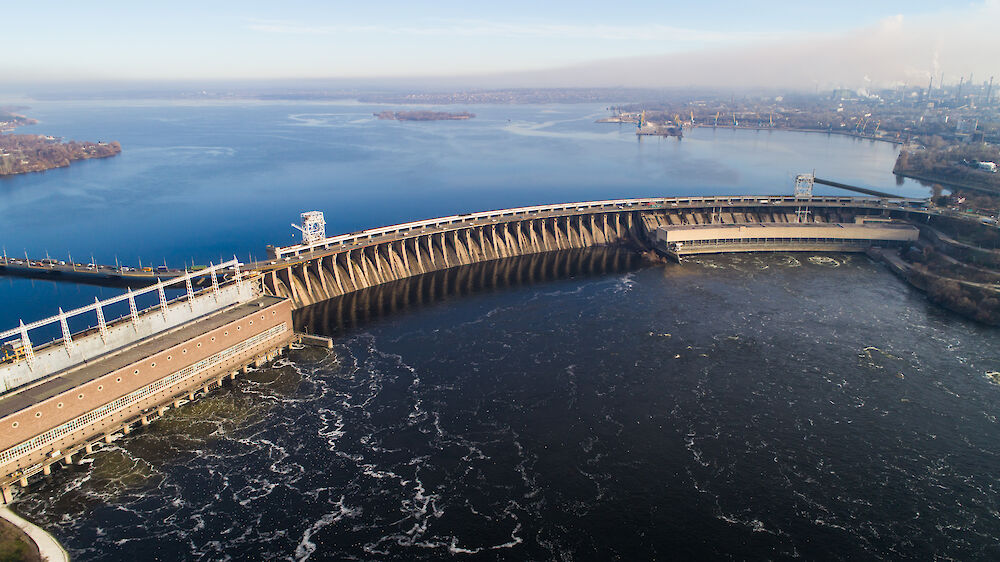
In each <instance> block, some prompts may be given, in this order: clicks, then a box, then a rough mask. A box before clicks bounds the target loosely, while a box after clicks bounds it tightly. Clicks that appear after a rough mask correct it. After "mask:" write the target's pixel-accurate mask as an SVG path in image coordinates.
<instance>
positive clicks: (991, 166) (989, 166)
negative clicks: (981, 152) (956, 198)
mask: <svg viewBox="0 0 1000 562" xmlns="http://www.w3.org/2000/svg"><path fill="white" fill-rule="evenodd" d="M976 167H977V168H979V169H980V170H986V171H987V172H993V173H996V171H997V163H996V162H976Z"/></svg>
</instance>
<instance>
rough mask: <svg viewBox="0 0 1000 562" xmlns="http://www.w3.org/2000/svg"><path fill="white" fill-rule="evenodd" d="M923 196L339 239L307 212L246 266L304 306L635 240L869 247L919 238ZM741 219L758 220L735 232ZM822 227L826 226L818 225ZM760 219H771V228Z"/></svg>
mask: <svg viewBox="0 0 1000 562" xmlns="http://www.w3.org/2000/svg"><path fill="white" fill-rule="evenodd" d="M925 203H926V202H925V201H924V200H922V199H903V198H893V199H890V198H877V197H812V196H810V197H793V196H721V197H677V198H649V199H616V200H608V201H587V202H581V203H568V204H560V205H539V206H533V207H520V208H515V209H503V210H498V211H488V212H481V213H470V214H464V215H453V216H447V217H441V218H437V219H430V220H423V221H416V222H410V223H405V224H398V225H394V226H387V227H382V228H375V229H370V230H363V231H360V232H354V233H351V234H344V235H339V236H332V237H326V236H325V234H323V233H322V225H321V224H320V223H319V222H310V221H311V220H314V219H315V220H318V221H322V217H321V214H320V215H310V214H309V213H304V214H303V223H302V226H301V227H298V228H300V230H302V231H303V242H302V243H301V244H296V245H292V246H285V247H277V248H276V247H268V249H267V250H268V256H269V259H268V260H266V261H261V262H257V263H254V264H249V267H250V269H252V270H253V271H256V272H259V273H260V274H261V275H263V284H264V290H265V291H266V292H267V293H268V294H271V295H274V296H280V297H285V298H288V299H290V300H291V301H292V302H293V303H294V306H295V307H296V308H300V307H303V306H308V305H311V304H315V303H318V302H322V301H325V300H328V299H331V298H334V297H338V296H341V295H346V294H348V293H352V292H354V291H358V290H361V289H365V288H368V287H373V286H376V285H380V284H383V283H388V282H391V281H396V280H399V279H403V278H406V277H411V276H414V275H420V274H423V273H430V272H432V271H438V270H442V269H448V268H452V267H456V266H460V265H468V264H473V263H479V262H484V261H490V260H499V259H504V258H510V257H515V256H524V255H529V254H536V253H542V252H549V251H555V250H565V249H571V248H587V247H593V246H614V245H629V246H632V247H634V248H636V249H654V250H656V251H657V252H659V253H661V254H663V255H668V256H671V257H673V258H675V259H676V258H678V257H680V256H681V255H685V254H687V253H708V252H728V251H796V250H803V251H837V252H841V251H865V250H866V249H867V248H868V247H871V246H873V245H892V244H896V243H902V242H905V241H909V240H914V239H916V229H915V228H914V227H912V226H903V225H901V224H899V222H898V221H917V222H922V221H926V220H928V214H929V213H928V211H927V210H926V208H925ZM310 216H311V217H312V219H311V218H310ZM893 221H896V224H892V223H893ZM740 225H742V226H744V227H751V228H752V230H751V231H747V230H745V229H744V232H743V233H742V234H741V233H740V232H739V229H738V228H737V229H736V230H733V228H732V227H738V226H740ZM837 225H841V226H837ZM822 226H826V227H827V228H819V229H817V227H822ZM712 227H726V230H723V231H720V230H719V229H718V228H714V229H713V228H712ZM764 227H770V231H769V232H768V233H767V234H762V232H761V229H762V228H764ZM777 227H781V228H782V229H781V230H778V229H777ZM678 230H685V231H687V232H689V233H694V232H698V233H699V234H704V235H705V236H700V235H699V236H696V237H693V238H691V237H688V238H686V239H685V240H684V242H686V243H682V245H681V246H676V244H675V245H674V246H672V247H671V246H668V245H667V244H669V243H670V242H669V241H668V240H667V238H669V236H667V237H664V236H663V235H662V233H671V232H673V233H674V234H673V236H674V237H675V238H676V237H677V236H678V234H677V231H678ZM658 232H659V233H661V234H658Z"/></svg>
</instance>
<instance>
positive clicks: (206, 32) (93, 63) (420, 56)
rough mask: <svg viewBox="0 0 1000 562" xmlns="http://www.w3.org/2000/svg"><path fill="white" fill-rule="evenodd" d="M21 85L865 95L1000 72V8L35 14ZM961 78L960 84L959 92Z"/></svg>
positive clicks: (24, 29) (25, 38) (14, 22)
mask: <svg viewBox="0 0 1000 562" xmlns="http://www.w3.org/2000/svg"><path fill="white" fill-rule="evenodd" d="M4 11H5V16H6V17H5V20H6V21H7V22H8V25H7V26H6V29H5V36H6V38H7V40H8V44H9V45H19V46H23V48H18V49H16V50H15V51H14V52H16V53H17V56H15V57H6V58H5V59H4V60H3V61H0V75H2V76H4V78H5V80H4V81H5V82H6V83H7V85H8V86H10V85H18V86H25V87H38V86H45V85H53V84H59V83H83V82H90V83H93V82H122V81H132V82H135V81H140V82H141V81H225V80H310V79H359V80H368V79H408V80H414V79H419V80H427V81H430V82H431V83H433V82H434V81H435V80H440V81H441V82H442V83H450V84H458V83H461V84H466V85H468V86H475V85H482V86H483V87H512V86H523V87H530V86H538V87H559V86H626V87H628V86H633V87H664V86H703V87H718V86H733V87H739V86H748V87H760V86H769V85H770V86H778V87H797V88H800V89H811V88H812V87H824V88H826V87H836V86H847V87H863V86H866V85H893V84H899V83H904V82H908V83H917V82H922V81H924V80H926V79H927V78H928V77H929V76H930V75H931V73H934V74H935V75H939V74H940V73H941V72H944V73H945V81H946V82H949V81H952V82H954V81H957V80H958V76H959V75H964V76H967V75H968V74H969V73H976V74H977V75H978V78H980V79H987V78H988V76H989V75H991V74H993V72H994V70H996V71H997V72H998V74H1000V62H997V61H996V56H995V55H996V53H997V52H1000V40H998V39H997V37H996V35H997V34H996V33H995V30H993V29H991V27H990V26H991V25H993V24H992V23H990V22H996V21H997V20H998V19H1000V1H998V0H987V1H985V2H972V3H969V2H957V3H952V4H948V3H942V2H931V1H924V0H919V1H910V2H902V1H891V2H861V1H859V0H848V1H844V2H838V3H824V4H822V5H813V4H812V3H801V2H778V1H765V2H757V3H753V4H752V5H750V6H748V5H744V4H742V3H735V2H721V1H710V2H701V3H685V4H684V5H676V4H675V3H663V2H652V1H650V2H642V1H626V2H618V3H596V2H565V1H557V2H544V3H543V2H530V3H529V2H525V1H523V0H516V1H512V2H505V3H497V4H491V5H479V4H478V3H467V2H455V1H443V2H434V3H432V4H431V3H429V4H427V5H426V6H421V5H417V4H415V3H404V2H381V3H372V4H366V5H361V4H359V3H346V2H332V3H319V2H296V1H291V2H282V3H273V2H255V1H251V2H239V3H235V2H232V3H229V2H227V3H222V4H217V3H205V2H201V3H194V2H190V1H178V2H172V3H169V4H161V3H149V4H147V3H126V2H112V3H108V4H102V5H101V6H99V7H98V6H94V5H87V4H85V3H71V2H64V3H57V5H56V6H55V7H53V5H51V4H39V3H34V4H30V3H21V4H16V5H12V6H6V7H5V10H4ZM949 79H950V80H949Z"/></svg>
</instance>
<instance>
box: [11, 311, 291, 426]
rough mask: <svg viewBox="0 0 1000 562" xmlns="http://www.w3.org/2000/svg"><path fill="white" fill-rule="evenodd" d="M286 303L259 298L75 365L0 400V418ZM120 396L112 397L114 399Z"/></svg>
mask: <svg viewBox="0 0 1000 562" xmlns="http://www.w3.org/2000/svg"><path fill="white" fill-rule="evenodd" d="M283 300H285V299H283V298H280V297H271V296H262V297H258V298H256V299H253V300H251V301H247V302H245V303H242V304H238V305H236V306H233V307H231V308H227V309H224V310H221V311H219V312H215V313H212V314H208V315H206V316H202V317H200V318H196V319H194V320H192V321H190V322H187V323H186V324H182V325H181V326H179V327H176V328H173V329H172V330H169V331H166V332H161V333H159V334H156V335H153V336H149V337H147V338H145V339H142V340H139V341H138V342H136V343H135V344H133V345H132V346H131V347H127V348H125V349H124V350H121V351H117V352H111V353H109V354H108V355H107V356H105V357H102V358H100V359H97V360H96V361H91V362H89V363H85V364H83V365H76V366H73V367H71V368H69V369H66V370H64V371H62V372H60V373H56V374H54V375H51V376H49V377H48V378H46V379H44V380H42V381H41V382H37V383H36V384H33V385H30V386H26V387H23V388H22V389H20V390H17V389H15V390H14V391H12V392H10V393H8V394H7V395H5V396H3V397H2V398H0V418H3V417H6V416H9V415H11V414H13V413H16V412H19V411H21V410H23V409H25V408H30V407H31V406H32V405H34V404H37V403H39V402H41V401H43V400H48V399H49V398H52V397H53V396H56V395H58V394H61V393H63V392H66V391H67V390H70V389H73V388H76V387H78V386H80V385H82V384H85V383H87V382H89V381H92V380H94V379H96V378H98V377H101V376H103V375H106V374H108V373H112V372H114V371H117V370H118V369H122V368H124V367H127V366H128V365H131V364H133V363H136V362H138V361H142V360H143V359H145V358H146V357H149V356H151V355H155V354H157V353H159V352H161V351H165V350H167V349H169V348H171V347H174V346H176V345H179V344H181V343H183V342H186V341H189V340H191V339H194V338H196V337H198V336H199V335H201V334H204V333H206V332H209V331H212V330H214V329H216V328H220V327H222V326H225V325H226V324H229V323H230V322H233V321H235V320H239V319H240V318H243V317H245V316H248V315H250V314H253V313H254V312H255V311H259V310H260V309H261V308H267V307H269V306H273V305H275V304H278V303H279V302H281V301H283ZM118 397H119V396H112V397H111V399H115V398H118Z"/></svg>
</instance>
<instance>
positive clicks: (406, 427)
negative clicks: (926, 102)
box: [0, 101, 1000, 560]
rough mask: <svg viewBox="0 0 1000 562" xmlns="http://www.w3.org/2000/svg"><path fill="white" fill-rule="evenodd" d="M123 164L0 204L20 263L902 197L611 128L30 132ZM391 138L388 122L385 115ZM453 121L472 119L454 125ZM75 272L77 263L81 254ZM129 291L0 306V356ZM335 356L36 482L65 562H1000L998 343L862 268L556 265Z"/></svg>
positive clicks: (36, 295) (91, 291)
mask: <svg viewBox="0 0 1000 562" xmlns="http://www.w3.org/2000/svg"><path fill="white" fill-rule="evenodd" d="M31 105H32V108H31V109H30V110H28V111H27V113H29V114H30V115H31V116H33V117H37V118H39V119H40V120H41V121H42V123H41V124H39V125H38V126H36V127H35V130H25V131H23V132H39V133H45V134H53V135H60V136H65V137H67V138H77V139H81V140H106V139H115V140H119V141H121V142H122V145H123V146H124V150H125V151H124V153H123V154H122V155H121V156H119V157H116V158H112V159H108V160H102V161H91V162H83V163H78V164H74V165H73V166H71V167H69V168H66V169H60V170H52V171H49V172H46V173H45V174H35V175H30V176H22V177H17V178H11V179H7V180H3V181H0V214H2V216H3V217H4V218H3V220H0V241H2V242H3V244H4V248H5V250H6V251H8V252H10V253H11V254H20V253H23V251H27V252H29V253H30V254H32V255H35V256H40V255H43V254H44V253H45V252H46V251H48V252H50V253H51V254H52V255H54V256H59V257H62V256H63V255H66V254H69V253H72V254H73V256H74V258H76V259H77V261H81V260H88V259H89V257H90V254H91V253H93V254H94V256H95V259H96V260H97V261H100V262H105V263H109V262H110V263H113V261H114V259H115V258H116V256H117V257H119V258H121V259H122V260H123V261H126V262H127V263H130V264H132V265H136V262H137V260H138V259H139V258H142V259H143V263H147V264H148V263H150V262H156V263H160V262H162V261H163V260H164V259H165V260H167V261H168V263H170V264H172V265H173V264H180V263H192V262H195V263H206V262H208V261H209V260H218V259H219V258H220V257H228V256H231V255H232V254H234V253H236V254H238V255H239V256H240V257H242V256H244V255H247V256H248V257H249V255H251V254H256V256H260V255H261V253H262V249H263V246H264V244H267V243H278V244H281V243H284V242H283V241H289V238H288V234H289V233H290V232H291V229H290V228H289V227H288V226H287V225H288V222H291V221H293V220H295V218H296V216H297V213H298V212H300V211H304V210H310V209H319V210H323V211H325V212H326V218H327V222H328V232H331V233H339V232H347V231H351V230H356V229H359V228H365V227H374V226H381V225H384V224H391V223H394V222H401V221H405V220H413V219H420V218H429V217H434V216H440V215H446V214H450V213H456V212H470V211H479V210H484V209H490V208H503V207H511V206H516V205H524V204H536V203H555V202H564V201H575V200H588V199H601V198H614V197H635V196H651V195H708V194H715V193H788V192H790V190H791V178H792V176H793V175H794V174H795V173H798V172H802V171H807V170H811V169H813V168H815V169H816V170H817V173H818V174H819V175H820V176H823V177H828V178H829V179H834V180H838V181H843V182H846V183H856V184H861V185H866V186H869V187H873V188H875V189H879V190H883V191H896V192H899V193H901V194H903V195H908V196H922V195H926V191H927V190H926V189H924V188H921V187H920V186H919V185H916V184H914V183H913V182H904V183H903V184H902V185H897V184H896V183H895V181H894V179H893V177H892V175H891V173H889V170H891V168H892V163H893V160H894V158H895V154H896V148H895V147H893V146H891V145H888V144H884V143H871V142H868V141H863V142H862V141H855V140H852V139H849V138H846V137H836V136H834V137H828V136H826V135H809V134H800V133H766V132H760V133H758V132H749V131H726V130H718V131H712V130H705V129H698V130H695V131H691V132H690V133H689V134H687V135H686V137H685V138H684V140H683V141H676V140H675V139H643V140H642V141H639V140H637V139H636V138H635V136H634V135H633V134H632V132H631V130H630V129H628V128H619V127H617V126H608V125H596V124H594V123H593V121H594V119H595V118H597V117H600V116H602V115H603V114H604V108H603V107H597V106H479V107H477V108H474V111H475V112H476V113H477V114H478V115H477V117H476V118H475V119H473V120H470V121H467V122H437V123H400V122H386V121H375V120H373V119H372V117H371V114H372V113H373V112H375V111H382V110H385V109H386V107H384V106H363V105H358V104H352V103H342V104H302V103H285V104H282V103H275V104H254V103H245V104H242V103H204V104H202V103H188V102H185V103H176V102H150V101H143V102H134V103H124V102H123V103H118V102H116V103H105V102H82V103H75V102H74V103H69V102H66V103H55V102H52V103H32V104H31ZM389 109H392V108H389ZM448 109H449V110H452V109H453V110H465V109H469V108H466V107H462V108H457V107H456V108H448ZM67 257H68V256H67ZM117 292H118V291H117V290H110V289H99V288H95V287H85V286H79V285H65V284H62V285H56V284H52V283H47V282H41V281H30V280H23V279H7V278H5V279H0V302H2V304H3V306H2V307H0V321H2V325H3V327H4V328H6V327H11V326H14V325H16V324H17V320H18V319H19V318H24V319H25V321H30V320H33V319H38V318H41V317H44V316H46V315H49V314H53V313H55V311H56V307H57V306H62V307H63V308H71V307H73V306H79V305H82V304H86V303H88V302H92V301H93V298H94V296H95V295H103V296H110V295H111V294H117ZM296 322H297V324H298V325H299V327H300V328H304V329H308V330H309V331H312V332H318V333H326V334H330V335H333V336H334V337H335V342H336V345H335V347H334V349H333V350H332V351H325V350H324V351H319V350H316V349H309V348H307V349H299V350H295V351H293V352H292V353H291V354H290V355H288V356H287V357H285V358H282V359H280V360H278V361H277V362H276V363H274V364H273V365H271V366H268V367H266V368H262V369H258V370H256V371H254V372H252V373H251V374H249V375H248V376H245V377H241V378H238V379H237V380H236V382H235V384H234V385H233V386H228V387H226V388H225V389H223V390H221V391H218V392H216V393H214V394H212V395H210V396H209V397H206V398H203V399H199V400H198V401H196V402H194V403H192V404H188V405H186V406H185V407H183V408H180V409H177V410H172V411H170V412H168V413H167V415H166V417H165V418H164V419H162V420H160V421H157V422H156V423H154V424H153V425H151V426H149V427H147V428H144V429H141V430H138V431H136V432H134V433H133V434H132V435H130V436H129V437H128V438H126V439H121V440H118V441H115V442H114V443H113V444H112V445H110V446H108V447H106V448H104V449H102V450H100V451H99V452H97V453H96V454H94V455H93V456H92V457H91V458H92V459H93V462H92V463H91V464H85V465H79V466H73V467H69V468H62V469H60V470H56V471H54V472H53V475H52V476H51V477H48V478H45V479H41V480H39V481H38V482H37V483H33V484H32V486H31V488H30V489H29V490H28V493H25V494H22V495H21V496H20V498H19V500H18V503H17V509H18V510H20V511H22V512H23V513H24V514H26V515H27V516H28V517H30V518H32V519H33V520H35V521H37V522H38V523H39V524H41V525H43V526H45V527H46V528H48V529H50V530H51V531H52V532H53V534H55V535H56V536H57V537H58V538H59V539H60V540H61V541H63V542H64V544H65V545H66V547H67V548H68V549H69V550H70V552H71V554H72V555H73V556H74V558H75V559H76V560H153V559H156V560H179V559H191V560H221V559H232V560H244V559H251V560H253V559H260V560H281V559H293V560H305V559H311V560H340V559H364V560H413V559H429V558H441V557H445V558H454V559H487V560H489V559H524V560H544V559H561V560H612V559H622V560H636V559H703V558H729V559H747V558H758V559H759V558H765V559H785V558H804V559H842V560H854V559H891V560H895V559H917V560H927V559H935V558H939V559H949V558H954V559H997V558H1000V540H998V539H997V537H1000V502H998V500H997V491H998V490H997V489H996V488H997V484H996V482H997V481H996V478H995V475H996V467H997V465H998V460H1000V458H998V456H1000V439H998V437H1000V426H998V422H997V418H996V416H997V411H998V408H997V406H998V404H1000V386H997V385H996V384H994V382H993V380H992V379H991V377H990V376H989V374H990V373H993V372H996V371H998V370H1000V352H998V351H997V341H998V338H997V336H998V335H1000V332H998V331H997V329H996V328H988V327H984V326H980V325H977V324H974V323H971V322H968V321H966V320H963V319H961V318H958V317H956V316H955V315H952V314H950V313H948V312H946V311H943V310H941V309H939V308H936V307H934V306H933V305H930V304H929V303H928V302H927V301H926V299H925V298H924V297H923V295H921V294H920V293H917V292H915V291H913V290H911V289H910V288H909V287H908V286H907V285H906V284H904V283H903V282H901V281H899V280H898V279H896V278H895V277H893V276H892V275H891V274H890V273H888V272H887V271H886V270H885V269H884V268H882V267H881V266H879V265H876V264H874V263H872V262H870V261H869V260H868V259H867V258H864V257H861V256H845V255H838V254H830V255H822V254H794V255H793V254H774V255H732V256H719V257H701V258H698V259H691V260H688V261H686V262H685V263H684V264H681V265H678V264H652V263H648V262H643V261H642V260H641V259H640V258H639V257H638V256H637V255H635V254H632V253H629V252H628V251H626V250H620V249H595V250H590V251H576V252H556V253H551V254H545V255H541V256H528V257H524V258H519V259H513V260H504V261H499V262H492V263H486V264H477V265H474V266H469V267H465V268H456V269H452V270H448V271H444V272H438V273H435V274H431V275H427V276H422V277H419V278H414V279H411V280H408V281H406V282H401V283H395V284H391V285H387V286H384V287H379V288H375V289H372V290H367V291H362V292H359V293H357V294H353V295H348V296H347V297H345V298H342V299H338V300H334V301H329V302H326V303H321V304H319V305H316V306H313V307H310V308H307V309H304V310H301V311H298V312H297V313H296Z"/></svg>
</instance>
